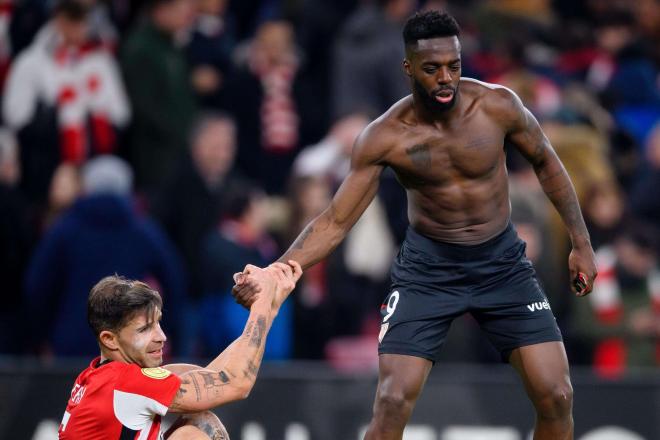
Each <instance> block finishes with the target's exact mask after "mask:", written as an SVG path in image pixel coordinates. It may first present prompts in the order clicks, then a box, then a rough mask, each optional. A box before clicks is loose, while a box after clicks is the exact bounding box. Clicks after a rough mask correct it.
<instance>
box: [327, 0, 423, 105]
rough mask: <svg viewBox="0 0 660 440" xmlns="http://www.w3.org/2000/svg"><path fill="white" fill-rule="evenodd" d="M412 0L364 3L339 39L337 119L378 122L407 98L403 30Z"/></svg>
mask: <svg viewBox="0 0 660 440" xmlns="http://www.w3.org/2000/svg"><path fill="white" fill-rule="evenodd" d="M414 6H415V4H414V2H413V1H412V0H378V1H376V2H369V3H364V4H363V5H362V6H360V7H359V8H358V9H357V10H356V11H355V12H354V13H353V14H351V15H350V16H349V17H348V18H347V19H346V22H345V23H344V26H343V27H342V28H341V31H340V32H339V33H338V35H337V42H336V47H335V53H334V56H333V58H334V68H333V74H334V85H333V87H332V90H333V96H334V104H333V108H334V111H333V113H334V115H335V116H337V117H341V116H346V115H348V114H351V113H366V114H368V115H369V116H371V117H374V116H376V115H378V114H380V113H381V112H383V111H385V110H387V109H388V108H389V107H390V106H391V105H392V103H393V102H396V101H398V100H399V99H401V98H403V97H404V96H406V95H408V93H409V88H408V82H407V80H406V77H405V75H404V74H403V70H402V67H401V63H402V60H403V58H404V53H403V47H402V46H401V44H400V43H399V40H400V39H401V28H402V26H403V22H404V21H405V19H406V18H408V16H409V15H410V14H411V13H412V12H413V8H414Z"/></svg>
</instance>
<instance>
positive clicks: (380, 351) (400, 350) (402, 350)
mask: <svg viewBox="0 0 660 440" xmlns="http://www.w3.org/2000/svg"><path fill="white" fill-rule="evenodd" d="M381 354H403V355H406V356H414V357H418V358H423V359H426V360H429V361H431V362H433V363H434V364H435V362H436V360H435V357H434V356H431V355H429V354H428V353H424V352H421V351H417V350H411V349H409V348H394V347H389V348H380V347H379V348H378V355H379V356H380V355H381Z"/></svg>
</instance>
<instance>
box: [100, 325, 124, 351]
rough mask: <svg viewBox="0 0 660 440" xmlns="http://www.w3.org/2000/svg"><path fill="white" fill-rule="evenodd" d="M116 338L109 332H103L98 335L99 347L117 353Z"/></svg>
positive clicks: (117, 341)
mask: <svg viewBox="0 0 660 440" xmlns="http://www.w3.org/2000/svg"><path fill="white" fill-rule="evenodd" d="M118 339H119V338H118V336H117V335H116V334H115V333H113V332H111V331H110V330H103V331H102V332H101V333H100V334H99V342H100V343H101V345H102V346H103V347H105V348H107V349H108V350H111V351H117V350H119V340H118Z"/></svg>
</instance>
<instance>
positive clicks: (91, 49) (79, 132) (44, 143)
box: [2, 0, 131, 193]
mask: <svg viewBox="0 0 660 440" xmlns="http://www.w3.org/2000/svg"><path fill="white" fill-rule="evenodd" d="M89 31H90V26H89V8H88V7H87V6H85V5H84V4H82V3H81V2H77V1H75V0H61V1H59V2H58V3H57V5H56V6H55V8H54V11H53V16H52V18H51V20H50V21H49V22H47V23H46V24H45V25H44V27H43V28H42V29H41V30H40V31H39V33H38V34H37V35H36V37H35V39H34V41H33V43H32V44H31V45H30V46H29V47H28V48H27V49H25V50H24V51H22V52H21V53H20V54H19V55H18V56H17V57H16V59H15V61H14V62H13V64H12V65H11V67H10V71H9V74H8V77H7V82H6V84H5V90H4V96H3V102H2V114H3V119H4V122H5V124H6V125H7V126H8V127H9V128H10V129H12V130H13V131H15V132H17V133H18V135H19V140H20V141H21V142H20V143H21V145H22V148H23V152H22V156H23V157H24V160H25V167H26V169H25V171H26V173H25V179H26V180H30V179H31V178H36V179H40V178H41V179H44V177H43V176H47V180H49V179H50V176H51V175H52V171H53V170H54V168H55V167H56V166H57V165H58V163H59V162H62V161H65V162H72V163H75V164H82V163H84V162H85V160H87V158H89V157H90V156H92V155H94V154H97V153H99V154H100V153H103V154H107V153H112V152H113V151H114V150H115V149H116V143H117V142H116V138H117V129H120V128H122V127H124V126H125V125H126V124H127V123H128V122H129V119H130V113H131V112H130V107H129V103H128V99H127V96H126V93H125V90H124V86H123V84H122V80H121V76H120V74H119V70H118V67H117V63H116V61H115V59H114V55H113V54H112V53H111V52H110V51H109V50H108V49H107V48H106V46H104V45H103V44H102V43H101V42H99V41H96V40H94V39H92V38H90V36H89V35H90V32H89ZM53 139H54V140H55V141H54V142H53ZM49 140H50V142H49ZM28 183H33V184H34V183H35V182H28ZM47 184H48V182H47V181H46V182H40V184H36V186H37V187H39V188H38V189H39V190H38V191H37V192H41V191H43V190H45V188H47ZM28 192H29V193H30V192H32V193H34V191H28Z"/></svg>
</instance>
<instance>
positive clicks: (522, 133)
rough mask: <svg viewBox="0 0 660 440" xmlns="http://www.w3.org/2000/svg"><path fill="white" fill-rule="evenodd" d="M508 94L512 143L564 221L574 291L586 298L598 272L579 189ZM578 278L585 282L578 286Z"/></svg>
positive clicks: (529, 116)
mask: <svg viewBox="0 0 660 440" xmlns="http://www.w3.org/2000/svg"><path fill="white" fill-rule="evenodd" d="M507 93H509V94H510V95H509V97H510V106H509V111H505V112H504V113H505V114H506V113H509V116H511V119H510V121H511V125H510V126H509V130H508V133H507V137H508V140H509V141H510V142H511V143H513V145H515V146H516V148H518V150H519V151H520V152H521V153H522V155H523V156H525V158H526V159H527V160H528V161H529V162H530V163H531V164H532V166H533V167H534V172H535V173H536V176H537V177H538V179H539V182H540V184H541V187H542V188H543V191H544V192H545V194H546V196H548V198H549V199H550V201H551V202H552V204H553V205H554V206H555V208H556V209H557V211H558V212H559V215H560V216H561V218H562V220H563V221H564V224H565V225H566V229H568V234H569V236H570V238H571V243H572V244H573V250H572V251H571V253H570V255H569V257H568V266H569V271H570V277H571V282H572V283H571V289H572V290H573V292H574V293H576V294H577V295H578V296H583V295H586V294H588V293H590V292H591V290H592V289H593V283H594V280H595V278H596V276H597V275H598V273H597V271H596V260H595V256H594V251H593V249H592V248H591V242H590V239H589V232H588V231H587V227H586V226H585V224H584V219H583V218H582V212H581V211H580V204H579V203H578V199H577V196H576V194H575V188H573V183H572V182H571V179H570V178H569V176H568V173H567V172H566V170H565V169H564V166H563V165H562V163H561V161H560V160H559V158H558V157H557V154H556V153H555V151H554V149H553V148H552V146H551V145H550V142H549V141H548V138H547V137H546V136H545V134H543V131H541V127H540V126H539V123H538V122H537V121H536V118H534V115H532V114H531V112H530V111H529V110H527V109H526V108H525V107H524V106H523V105H522V103H521V102H520V99H519V98H518V97H517V96H515V95H514V94H513V93H512V92H507ZM578 277H580V278H582V277H584V279H583V280H582V281H581V282H580V283H577V280H578Z"/></svg>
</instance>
